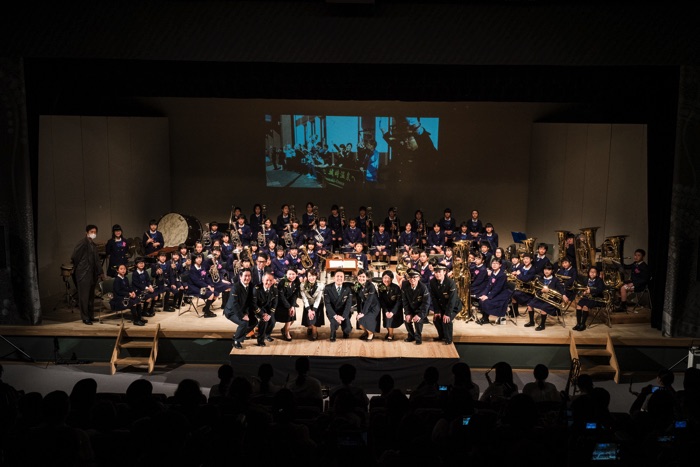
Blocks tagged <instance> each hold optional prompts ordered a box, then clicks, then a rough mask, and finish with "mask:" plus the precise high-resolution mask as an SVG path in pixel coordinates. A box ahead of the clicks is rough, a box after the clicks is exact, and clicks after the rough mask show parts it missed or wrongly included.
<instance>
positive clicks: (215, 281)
mask: <svg viewBox="0 0 700 467" xmlns="http://www.w3.org/2000/svg"><path fill="white" fill-rule="evenodd" d="M202 264H203V265H204V266H203V267H204V269H206V271H207V273H209V278H210V279H211V285H212V286H213V287H214V290H215V291H216V293H218V294H220V295H221V303H222V304H224V305H225V304H226V303H227V302H228V297H229V294H230V293H231V281H230V280H229V278H233V277H234V276H233V275H232V274H231V272H230V271H229V270H227V268H226V267H225V265H224V263H223V261H222V260H221V250H220V249H219V248H213V249H212V251H211V258H209V259H207V260H206V262H203V263H202ZM212 268H213V269H212ZM240 268H241V269H244V268H250V264H247V265H246V264H243V262H242V261H241V267H240ZM239 277H240V276H239Z"/></svg>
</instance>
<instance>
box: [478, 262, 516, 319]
mask: <svg viewBox="0 0 700 467" xmlns="http://www.w3.org/2000/svg"><path fill="white" fill-rule="evenodd" d="M501 266H502V262H501V260H499V259H497V258H494V259H493V261H492V262H491V274H490V275H489V278H488V286H487V287H486V290H485V291H484V293H483V294H482V295H481V296H479V305H480V307H481V314H482V317H481V320H480V321H479V324H488V323H489V316H490V315H494V316H497V317H499V320H498V323H501V322H503V321H504V320H505V315H506V307H507V305H508V301H509V300H510V296H511V292H510V289H508V287H506V283H507V282H508V279H507V278H506V273H505V272H503V271H501Z"/></svg>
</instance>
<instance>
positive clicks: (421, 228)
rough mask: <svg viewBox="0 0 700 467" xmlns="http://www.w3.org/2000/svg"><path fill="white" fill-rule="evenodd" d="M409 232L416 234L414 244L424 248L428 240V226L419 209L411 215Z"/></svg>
mask: <svg viewBox="0 0 700 467" xmlns="http://www.w3.org/2000/svg"><path fill="white" fill-rule="evenodd" d="M411 231H412V232H413V233H415V234H416V243H417V244H418V245H420V247H421V248H425V245H426V243H427V238H428V226H427V223H426V221H425V216H424V215H423V211H421V210H420V209H418V210H417V211H416V212H415V213H414V214H413V220H412V221H411Z"/></svg>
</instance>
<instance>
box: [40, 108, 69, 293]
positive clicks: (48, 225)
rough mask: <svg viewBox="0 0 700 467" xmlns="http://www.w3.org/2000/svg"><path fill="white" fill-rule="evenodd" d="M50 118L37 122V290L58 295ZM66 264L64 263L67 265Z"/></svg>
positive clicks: (42, 118)
mask: <svg viewBox="0 0 700 467" xmlns="http://www.w3.org/2000/svg"><path fill="white" fill-rule="evenodd" d="M52 123H53V122H52V117H47V116H42V117H41V118H40V122H39V164H38V174H37V180H38V183H39V186H38V187H37V196H38V202H37V204H38V207H39V212H38V213H37V224H38V225H37V230H38V235H37V242H38V245H37V257H38V258H37V262H38V275H39V290H40V291H41V293H42V294H47V295H51V294H57V293H59V292H62V289H59V288H58V286H59V285H62V284H61V279H59V277H58V276H59V274H60V269H59V268H60V264H56V263H55V261H54V259H53V255H54V252H55V251H57V250H58V246H59V245H58V236H57V235H56V225H58V222H57V219H56V199H55V193H56V187H55V183H54V161H53V150H54V148H53V145H52V144H51V141H52V136H51V135H52V133H53V124H52ZM66 262H67V261H66Z"/></svg>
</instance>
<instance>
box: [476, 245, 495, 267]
mask: <svg viewBox="0 0 700 467" xmlns="http://www.w3.org/2000/svg"><path fill="white" fill-rule="evenodd" d="M479 253H481V256H482V258H483V260H484V265H485V266H486V267H487V268H488V267H490V266H491V258H493V254H492V253H491V245H489V242H481V244H480V245H479Z"/></svg>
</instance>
